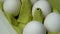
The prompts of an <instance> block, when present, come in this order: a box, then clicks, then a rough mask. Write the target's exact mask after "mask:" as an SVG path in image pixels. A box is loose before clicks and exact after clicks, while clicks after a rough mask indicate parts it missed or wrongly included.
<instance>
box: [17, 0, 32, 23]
mask: <svg viewBox="0 0 60 34" xmlns="http://www.w3.org/2000/svg"><path fill="white" fill-rule="evenodd" d="M31 7H32V5H31V3H30V1H29V0H21V8H20V14H19V18H18V22H20V23H23V24H24V23H25V24H26V23H27V22H29V21H31V17H32V16H31Z"/></svg>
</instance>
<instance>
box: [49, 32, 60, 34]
mask: <svg viewBox="0 0 60 34" xmlns="http://www.w3.org/2000/svg"><path fill="white" fill-rule="evenodd" d="M48 34H60V32H48Z"/></svg>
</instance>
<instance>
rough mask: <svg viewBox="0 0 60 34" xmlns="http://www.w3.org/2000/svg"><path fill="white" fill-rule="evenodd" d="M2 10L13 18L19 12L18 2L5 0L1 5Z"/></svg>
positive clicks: (18, 0)
mask: <svg viewBox="0 0 60 34" xmlns="http://www.w3.org/2000/svg"><path fill="white" fill-rule="evenodd" d="M3 9H4V11H5V12H8V13H9V14H11V15H13V16H17V15H18V14H19V10H20V0H6V1H4V3H3Z"/></svg>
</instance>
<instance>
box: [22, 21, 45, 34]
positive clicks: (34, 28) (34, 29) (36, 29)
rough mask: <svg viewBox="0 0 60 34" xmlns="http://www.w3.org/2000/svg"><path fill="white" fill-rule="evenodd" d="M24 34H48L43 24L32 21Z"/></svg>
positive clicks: (24, 30)
mask: <svg viewBox="0 0 60 34" xmlns="http://www.w3.org/2000/svg"><path fill="white" fill-rule="evenodd" d="M23 34H46V29H45V27H44V25H43V24H42V23H40V22H37V21H31V22H29V23H28V24H27V25H26V26H25V28H24V29H23Z"/></svg>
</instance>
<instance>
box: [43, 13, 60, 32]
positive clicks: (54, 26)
mask: <svg viewBox="0 0 60 34" xmlns="http://www.w3.org/2000/svg"><path fill="white" fill-rule="evenodd" d="M44 25H45V27H46V28H47V30H48V31H50V32H59V31H60V14H58V13H56V12H53V13H50V14H49V15H48V16H47V17H46V18H45V20H44Z"/></svg>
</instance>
